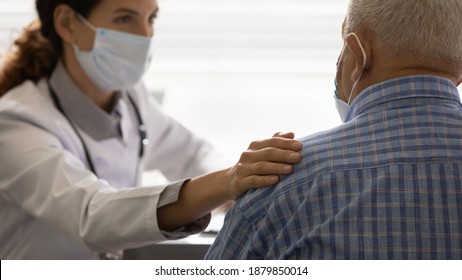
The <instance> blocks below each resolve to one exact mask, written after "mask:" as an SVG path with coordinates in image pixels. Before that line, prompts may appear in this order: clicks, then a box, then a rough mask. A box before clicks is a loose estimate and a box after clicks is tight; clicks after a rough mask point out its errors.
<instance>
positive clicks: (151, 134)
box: [0, 0, 301, 259]
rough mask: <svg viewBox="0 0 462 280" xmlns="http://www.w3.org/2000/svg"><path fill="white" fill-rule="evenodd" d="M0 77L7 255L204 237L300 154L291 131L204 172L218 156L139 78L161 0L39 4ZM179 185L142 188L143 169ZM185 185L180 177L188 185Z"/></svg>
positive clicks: (80, 255) (90, 253)
mask: <svg viewBox="0 0 462 280" xmlns="http://www.w3.org/2000/svg"><path fill="white" fill-rule="evenodd" d="M36 7H37V11H38V15H39V19H40V22H37V23H35V24H32V25H30V26H29V27H28V28H26V29H25V31H24V33H23V34H22V35H21V36H20V38H18V39H17V40H16V42H15V49H14V50H13V51H12V53H11V54H10V56H9V57H7V59H6V60H5V62H4V65H3V69H2V70H1V71H0V96H2V95H3V96H2V98H1V99H0V159H1V167H0V224H1V230H0V258H1V259H88V258H96V257H97V256H98V254H97V253H101V252H117V251H119V250H123V249H126V248H131V247H137V246H144V245H147V244H152V243H155V242H159V241H162V240H165V239H175V238H179V237H183V236H187V235H190V234H193V233H197V232H199V231H201V230H203V229H204V228H205V227H206V226H207V223H208V220H209V219H210V211H211V210H213V209H214V208H216V207H217V206H219V205H221V204H223V203H225V202H227V201H229V200H233V199H236V198H238V197H240V196H241V195H242V194H243V193H245V192H246V191H247V190H248V189H250V188H256V187H263V186H269V185H271V184H274V183H275V182H277V180H278V175H281V174H288V173H290V172H291V170H292V166H291V164H293V163H296V162H298V161H299V159H300V154H299V150H300V149H301V143H299V142H298V141H295V140H293V135H292V134H285V135H278V136H280V137H273V138H271V139H267V140H263V141H256V142H253V143H252V144H251V145H250V147H249V150H248V151H246V152H244V153H243V154H242V156H241V158H240V160H239V162H238V163H237V164H236V165H235V166H234V167H231V168H228V169H224V170H221V171H217V172H213V173H209V174H207V175H203V176H200V177H196V176H198V175H200V174H203V173H205V172H209V171H210V170H211V168H212V167H210V164H209V163H210V158H211V155H212V153H211V151H212V149H211V148H210V146H209V145H208V144H207V143H206V142H204V141H203V140H201V139H199V138H198V137H196V136H195V135H193V134H192V133H191V132H189V131H188V130H187V129H186V128H184V127H183V126H181V125H180V124H179V123H177V122H175V121H174V120H173V119H171V118H169V117H168V116H166V115H164V114H163V113H162V112H161V110H160V109H159V107H158V106H157V105H156V104H155V103H154V102H153V100H152V99H151V98H150V97H149V96H148V94H147V93H146V89H145V88H144V87H143V85H142V84H141V83H140V82H138V81H139V80H140V78H141V76H142V74H143V72H144V70H145V69H146V65H147V64H148V63H149V60H150V45H151V38H152V35H153V22H154V19H155V17H156V13H157V11H158V7H157V3H156V0H37V1H36ZM150 169H160V170H161V171H162V172H163V173H164V174H165V175H166V176H167V177H168V179H170V180H171V181H172V182H173V181H176V183H172V184H168V185H166V186H159V187H136V186H139V183H140V174H141V172H142V171H145V170H150ZM191 177H195V178H193V179H191V180H185V179H182V178H191Z"/></svg>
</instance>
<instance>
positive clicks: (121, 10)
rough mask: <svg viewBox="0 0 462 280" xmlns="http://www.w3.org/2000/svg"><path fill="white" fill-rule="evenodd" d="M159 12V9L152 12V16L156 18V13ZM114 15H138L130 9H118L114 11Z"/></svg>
mask: <svg viewBox="0 0 462 280" xmlns="http://www.w3.org/2000/svg"><path fill="white" fill-rule="evenodd" d="M158 12H159V7H157V8H156V9H154V11H153V12H152V15H154V16H157V13H158ZM116 13H129V14H132V15H138V14H139V13H138V12H137V11H136V10H133V9H130V8H118V9H116V10H115V11H114V14H116Z"/></svg>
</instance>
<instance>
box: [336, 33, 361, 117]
mask: <svg viewBox="0 0 462 280" xmlns="http://www.w3.org/2000/svg"><path fill="white" fill-rule="evenodd" d="M352 34H353V36H354V37H355V38H356V40H357V41H358V44H359V47H360V48H361V51H362V53H363V69H362V70H361V73H360V74H359V77H358V79H357V80H356V81H355V82H354V83H353V87H352V88H351V91H350V94H349V95H348V102H345V101H343V100H342V99H340V98H339V96H338V82H337V78H335V80H334V84H335V90H334V93H335V95H334V99H335V107H336V108H337V112H338V114H339V116H340V119H341V120H342V122H346V120H347V117H348V113H349V112H350V104H351V97H352V95H353V91H354V90H355V88H356V86H357V85H358V83H359V81H360V79H361V76H362V74H363V70H364V67H366V51H365V50H364V47H363V45H362V44H361V40H359V38H358V36H357V35H356V34H355V33H352ZM345 48H346V42H345V44H344V45H343V49H342V52H341V53H340V57H339V60H338V61H339V62H337V70H338V65H339V63H340V61H341V60H342V57H343V53H344V51H345Z"/></svg>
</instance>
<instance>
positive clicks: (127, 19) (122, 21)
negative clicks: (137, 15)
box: [114, 15, 133, 24]
mask: <svg viewBox="0 0 462 280" xmlns="http://www.w3.org/2000/svg"><path fill="white" fill-rule="evenodd" d="M132 21H133V19H132V16H129V15H126V16H120V17H117V18H115V19H114V22H115V23H118V24H127V23H130V22H132Z"/></svg>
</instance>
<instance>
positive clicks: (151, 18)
mask: <svg viewBox="0 0 462 280" xmlns="http://www.w3.org/2000/svg"><path fill="white" fill-rule="evenodd" d="M156 18H157V15H152V16H150V17H149V19H148V21H149V24H151V25H153V24H154V22H155V21H156Z"/></svg>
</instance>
